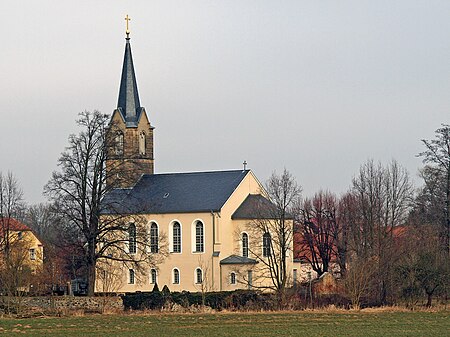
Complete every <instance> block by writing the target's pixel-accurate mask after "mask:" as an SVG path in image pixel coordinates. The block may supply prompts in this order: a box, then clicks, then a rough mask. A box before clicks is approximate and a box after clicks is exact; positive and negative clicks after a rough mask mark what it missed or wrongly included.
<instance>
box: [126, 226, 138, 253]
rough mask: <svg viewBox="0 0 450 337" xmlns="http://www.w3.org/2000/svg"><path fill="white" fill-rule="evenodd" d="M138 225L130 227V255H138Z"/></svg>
mask: <svg viewBox="0 0 450 337" xmlns="http://www.w3.org/2000/svg"><path fill="white" fill-rule="evenodd" d="M136 246H137V242H136V225H135V224H130V226H129V227H128V252H129V253H130V254H136Z"/></svg>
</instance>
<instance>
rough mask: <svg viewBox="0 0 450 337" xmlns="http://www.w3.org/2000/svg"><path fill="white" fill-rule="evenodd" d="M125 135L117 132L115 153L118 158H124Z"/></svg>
mask: <svg viewBox="0 0 450 337" xmlns="http://www.w3.org/2000/svg"><path fill="white" fill-rule="evenodd" d="M123 145H124V142H123V133H122V132H121V131H117V133H116V138H115V140H114V153H115V154H116V156H123Z"/></svg>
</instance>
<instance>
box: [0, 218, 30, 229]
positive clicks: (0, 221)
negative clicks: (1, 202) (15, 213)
mask: <svg viewBox="0 0 450 337" xmlns="http://www.w3.org/2000/svg"><path fill="white" fill-rule="evenodd" d="M4 229H7V230H10V231H31V229H30V227H28V226H26V225H24V224H23V223H21V222H20V221H18V220H16V219H13V218H0V232H2V231H3V230H4Z"/></svg>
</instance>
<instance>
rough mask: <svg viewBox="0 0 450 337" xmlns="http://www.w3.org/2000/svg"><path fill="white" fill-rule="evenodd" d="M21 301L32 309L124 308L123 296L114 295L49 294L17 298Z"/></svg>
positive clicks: (97, 309) (103, 309)
mask: <svg viewBox="0 0 450 337" xmlns="http://www.w3.org/2000/svg"><path fill="white" fill-rule="evenodd" d="M15 300H16V301H20V306H21V307H22V308H23V309H24V310H25V311H28V310H31V311H43V312H47V311H66V310H67V311H77V310H83V311H86V312H103V311H105V310H123V302H122V298H120V297H118V296H113V297H101V296H95V297H78V296H57V297H55V296H53V297H51V296H47V297H22V298H20V299H19V298H17V299H15Z"/></svg>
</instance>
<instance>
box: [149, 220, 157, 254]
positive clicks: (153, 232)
mask: <svg viewBox="0 0 450 337" xmlns="http://www.w3.org/2000/svg"><path fill="white" fill-rule="evenodd" d="M158 250H159V248H158V225H157V224H156V223H154V222H152V224H151V226H150V252H151V253H158Z"/></svg>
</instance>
